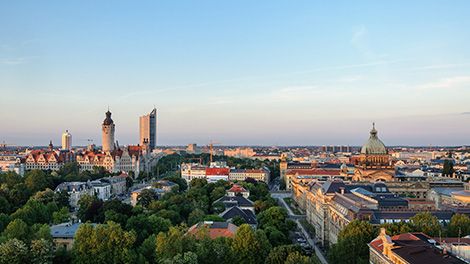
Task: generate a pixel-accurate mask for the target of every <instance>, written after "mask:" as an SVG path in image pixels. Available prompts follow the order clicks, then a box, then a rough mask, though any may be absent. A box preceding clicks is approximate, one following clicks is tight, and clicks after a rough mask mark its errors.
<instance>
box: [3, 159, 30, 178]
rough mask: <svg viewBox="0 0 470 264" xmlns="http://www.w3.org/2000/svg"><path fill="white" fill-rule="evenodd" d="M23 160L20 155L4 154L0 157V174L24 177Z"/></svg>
mask: <svg viewBox="0 0 470 264" xmlns="http://www.w3.org/2000/svg"><path fill="white" fill-rule="evenodd" d="M22 160H23V161H24V159H22V157H21V156H20V155H16V154H5V155H0V172H9V171H13V172H16V173H17V174H18V175H21V176H24V173H25V164H24V162H22Z"/></svg>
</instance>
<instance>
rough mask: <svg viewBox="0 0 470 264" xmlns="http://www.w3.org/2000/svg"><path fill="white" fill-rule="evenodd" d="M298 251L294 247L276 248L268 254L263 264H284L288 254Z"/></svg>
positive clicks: (297, 248)
mask: <svg viewBox="0 0 470 264" xmlns="http://www.w3.org/2000/svg"><path fill="white" fill-rule="evenodd" d="M299 251H300V248H299V247H298V246H294V245H282V246H277V247H275V248H273V249H272V250H271V251H270V252H269V255H268V257H267V258H266V261H265V264H284V262H286V260H287V257H288V256H289V254H291V253H293V252H299Z"/></svg>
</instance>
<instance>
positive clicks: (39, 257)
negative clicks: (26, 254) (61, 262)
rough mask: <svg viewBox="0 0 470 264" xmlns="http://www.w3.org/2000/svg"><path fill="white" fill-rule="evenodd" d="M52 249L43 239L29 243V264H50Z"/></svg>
mask: <svg viewBox="0 0 470 264" xmlns="http://www.w3.org/2000/svg"><path fill="white" fill-rule="evenodd" d="M53 258H54V247H53V245H52V242H51V241H48V240H45V239H39V240H33V241H31V263H44V264H45V263H52V259H53Z"/></svg>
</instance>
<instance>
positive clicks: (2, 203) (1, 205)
mask: <svg viewBox="0 0 470 264" xmlns="http://www.w3.org/2000/svg"><path fill="white" fill-rule="evenodd" d="M10 208H11V205H10V203H9V202H8V200H7V199H6V198H5V197H3V196H0V212H2V213H10Z"/></svg>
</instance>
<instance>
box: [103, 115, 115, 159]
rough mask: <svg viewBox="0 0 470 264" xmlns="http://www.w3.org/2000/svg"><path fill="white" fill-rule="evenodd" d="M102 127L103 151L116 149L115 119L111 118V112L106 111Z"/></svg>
mask: <svg viewBox="0 0 470 264" xmlns="http://www.w3.org/2000/svg"><path fill="white" fill-rule="evenodd" d="M101 127H102V145H103V151H104V152H107V151H113V150H114V121H113V120H112V119H111V112H109V109H108V112H106V118H105V119H104V121H103V125H102V126H101Z"/></svg>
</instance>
